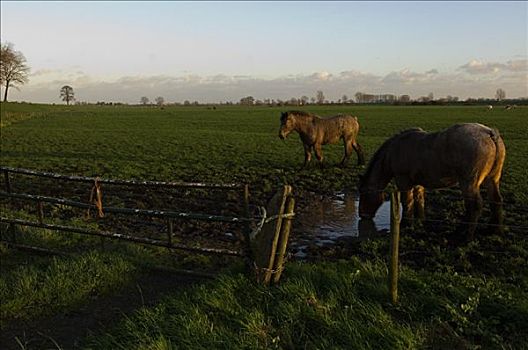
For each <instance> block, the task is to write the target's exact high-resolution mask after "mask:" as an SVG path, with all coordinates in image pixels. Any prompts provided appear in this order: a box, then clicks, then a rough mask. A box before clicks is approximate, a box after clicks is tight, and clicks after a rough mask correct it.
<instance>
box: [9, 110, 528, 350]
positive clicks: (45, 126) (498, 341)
mask: <svg viewBox="0 0 528 350" xmlns="http://www.w3.org/2000/svg"><path fill="white" fill-rule="evenodd" d="M304 109H305V110H309V111H311V112H315V113H317V114H320V115H323V116H328V115H333V114H337V113H351V114H353V115H357V116H358V118H359V122H360V125H361V130H360V136H359V142H360V143H361V144H362V146H363V148H364V150H365V152H366V155H367V160H368V159H369V157H370V155H372V154H373V152H374V151H375V150H376V148H377V147H378V146H379V145H380V144H381V143H382V142H383V141H384V140H385V139H386V138H388V137H389V136H391V135H392V134H394V133H396V132H398V131H400V130H403V129H406V128H409V127H416V126H418V127H422V128H424V129H426V130H431V131H432V130H439V129H441V128H444V127H447V126H449V125H451V124H454V123H457V122H480V123H483V124H486V125H488V126H491V127H496V128H497V129H498V130H499V131H500V132H501V135H502V136H503V138H504V141H505V144H506V148H507V158H506V163H505V168H504V173H503V178H502V179H503V180H502V187H501V188H502V191H503V195H504V197H505V200H506V202H507V204H506V205H505V209H506V223H507V224H509V225H517V226H528V205H527V204H526V203H527V202H528V181H527V178H526V167H527V166H528V162H527V159H526V149H527V148H528V127H527V125H528V122H527V118H528V109H527V108H522V107H521V108H518V109H515V110H509V111H506V110H503V109H494V110H492V111H487V110H486V108H485V107H484V106H475V107H469V106H468V107H462V106H460V107H459V106H438V107H437V106H431V107H426V106H416V107H397V106H309V107H306V108H304ZM284 110H285V108H278V107H277V108H276V107H273V108H270V107H258V108H257V107H251V108H250V107H247V108H245V107H238V106H233V107H227V106H225V107H222V106H220V107H217V109H214V110H213V109H209V108H207V107H166V108H164V109H159V108H153V107H126V106H119V107H112V106H69V107H67V106H50V105H29V104H16V103H9V104H5V103H3V104H2V105H1V119H2V124H1V126H2V128H1V134H2V135H1V152H2V156H1V163H2V165H4V166H12V167H23V168H30V169H38V170H45V171H52V172H58V173H63V174H71V175H86V176H94V175H99V176H102V177H107V178H136V179H146V180H167V181H178V180H185V181H203V182H241V183H249V184H250V187H251V191H252V193H254V199H255V200H258V201H262V200H264V199H265V198H267V197H268V196H269V194H270V193H272V191H273V190H274V189H276V188H277V187H278V186H279V185H281V184H284V183H288V184H292V185H293V187H294V191H295V193H296V194H299V195H300V197H301V198H300V200H301V201H302V193H303V191H313V192H317V193H321V194H328V193H332V192H334V191H341V190H354V189H355V187H356V185H357V175H358V174H359V173H361V171H362V170H363V169H362V168H358V167H356V166H355V161H356V159H355V154H353V155H352V158H351V161H350V163H349V165H348V166H347V167H346V168H344V169H341V168H338V167H336V166H335V165H336V164H337V163H338V162H339V161H340V159H341V156H342V152H343V149H342V146H341V145H331V146H324V147H323V152H324V154H325V158H326V159H325V160H326V165H327V166H326V168H325V169H323V170H321V169H319V168H318V167H317V166H315V165H313V166H312V167H310V168H309V169H306V170H303V171H298V169H299V167H300V166H301V165H302V161H303V159H304V157H303V151H302V145H301V143H300V141H299V139H298V137H296V135H292V136H290V138H289V139H287V140H286V141H281V140H280V139H279V138H278V129H279V116H280V112H281V111H284ZM436 203H437V206H436V207H435V209H434V211H439V212H438V213H437V212H429V213H428V214H430V215H438V216H440V217H448V216H449V215H448V214H445V213H449V212H451V211H453V212H456V213H460V210H461V202H460V198H454V199H453V198H451V197H449V198H443V197H440V198H439V199H438V200H437V202H436ZM438 205H440V206H441V208H442V209H441V210H438V208H439V207H438ZM429 210H430V211H433V209H429ZM453 232H454V231H453V230H452V229H450V228H446V229H443V228H442V229H430V228H428V227H425V228H423V229H421V230H418V231H417V232H407V231H404V232H403V238H402V243H401V250H402V254H403V257H402V264H403V265H404V267H403V271H402V277H401V303H400V305H398V306H392V305H390V304H388V303H387V300H388V299H387V287H386V265H385V263H384V260H385V258H386V253H387V251H388V245H387V242H386V241H372V242H363V243H361V244H359V245H358V246H356V247H354V249H355V251H356V252H357V255H358V256H359V257H361V259H360V258H352V257H350V256H348V257H347V256H346V254H349V252H350V251H349V250H347V251H345V253H343V252H341V253H340V252H339V251H338V250H336V256H338V257H340V258H345V259H342V260H340V261H339V262H324V263H323V262H321V263H317V264H315V263H298V262H297V263H293V262H292V263H290V264H289V265H288V268H287V270H286V272H285V279H284V282H283V283H282V284H281V285H280V286H279V287H275V288H271V289H266V288H263V287H260V286H257V285H255V284H253V283H248V280H247V278H246V277H244V276H242V275H241V273H240V266H239V265H234V266H233V268H232V269H230V270H228V271H227V272H226V273H225V274H223V275H222V277H221V278H220V279H219V280H216V281H212V282H207V283H197V284H196V285H194V286H191V287H182V288H179V289H178V290H174V291H172V292H168V294H167V295H166V296H165V297H164V298H161V299H160V300H156V302H155V303H153V304H149V305H145V306H144V307H140V308H139V310H137V311H136V312H135V313H133V314H131V315H128V316H123V315H122V316H120V317H117V318H116V319H114V320H113V323H115V324H114V325H113V326H112V327H110V328H107V329H106V331H105V332H101V331H100V330H97V329H96V330H94V332H95V333H94V334H91V335H90V336H87V337H86V336H82V337H80V339H78V340H77V341H78V344H79V346H80V347H87V348H100V349H109V348H123V349H129V348H141V349H172V348H180V347H183V348H226V349H227V348H280V349H290V348H292V349H293V348H307V349H322V348H343V349H346V348H365V349H409V348H439V349H444V348H457V349H466V348H467V349H470V348H471V349H472V348H475V349H476V348H498V349H500V348H505V349H522V348H528V334H527V329H528V302H527V300H528V271H527V269H526V266H527V264H528V244H527V243H526V234H525V232H521V231H520V230H517V231H515V230H511V231H507V233H508V234H507V235H505V236H503V237H498V236H488V235H481V236H479V237H478V241H476V242H473V243H471V244H469V245H463V246H457V245H454V244H452V243H451V242H449V241H448V240H446V237H447V238H449V237H451V236H449V235H448V234H453ZM41 235H46V236H53V235H52V233H50V232H46V233H42V234H41ZM446 235H447V236H446ZM54 237H56V236H54ZM61 237H62V238H60V239H64V242H57V244H58V245H75V244H77V241H75V240H71V239H69V238H64V237H65V236H61ZM46 240H48V241H50V240H56V241H57V240H58V239H57V238H53V239H51V238H49V237H46ZM88 246H89V247H90V250H93V251H89V252H77V253H76V254H74V256H73V257H61V258H49V257H40V256H31V255H28V254H25V253H20V252H16V251H13V250H10V249H7V248H5V247H3V248H2V252H1V254H2V255H1V258H2V269H1V275H0V298H1V299H2V300H3V302H2V305H1V309H0V311H1V313H0V315H2V326H3V327H5V326H6V325H7V326H9V325H10V324H11V325H12V324H15V325H19V324H24V322H28V323H29V324H31V323H34V324H39V322H42V320H45V319H46V318H47V317H53V316H54V315H57V314H61V313H65V312H75V310H77V309H79V308H82V305H83V304H86V303H87V302H88V300H96V301H97V300H100V299H101V300H105V298H109V297H111V296H112V295H113V294H114V293H115V292H116V291H117V290H121V289H122V288H127V286H130V285H132V286H133V285H134V283H135V282H134V281H136V280H137V278H139V277H138V276H141V275H142V274H144V273H145V271H148V266H146V265H145V263H144V262H145V261H148V260H152V261H162V262H163V261H164V260H163V259H164V257H163V256H160V255H161V254H160V253H158V252H148V251H143V250H141V249H140V248H130V247H127V248H122V249H119V248H115V251H112V252H108V251H105V252H100V251H98V249H97V248H95V247H96V245H94V246H93V247H92V246H90V245H88ZM406 252H407V253H408V254H407V255H405V253H406ZM413 252H418V253H417V254H415V255H413ZM365 257H368V259H366V258H365ZM191 260H192V259H191ZM88 267H89V268H88ZM147 273H148V272H147ZM80 275H82V277H83V278H82V279H81V280H79V276H80ZM33 291H38V292H33ZM147 304H148V303H147ZM8 328H9V327H8ZM5 334H7V333H5ZM4 340H5V339H4V336H2V341H4ZM19 340H20V339H19ZM20 342H21V343H22V345H24V346H25V347H26V348H38V346H37V345H36V344H37V343H35V342H34V341H32V339H26V340H24V339H21V340H20ZM38 344H41V343H38ZM51 344H52V345H53V342H52V343H51ZM48 345H49V344H48ZM58 345H59V346H60V345H61V344H60V342H59V344H58ZM63 347H64V348H68V346H66V345H63Z"/></svg>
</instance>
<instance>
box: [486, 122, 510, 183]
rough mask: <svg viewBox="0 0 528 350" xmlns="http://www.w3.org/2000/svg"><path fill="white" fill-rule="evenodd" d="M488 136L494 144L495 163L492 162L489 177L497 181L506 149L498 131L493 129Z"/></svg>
mask: <svg viewBox="0 0 528 350" xmlns="http://www.w3.org/2000/svg"><path fill="white" fill-rule="evenodd" d="M489 136H490V137H491V139H492V140H493V143H494V144H495V161H494V162H493V168H492V169H491V172H490V176H491V177H493V178H496V179H497V180H498V179H499V178H500V176H501V173H502V166H503V164H504V159H505V158H506V148H505V147H504V141H503V140H502V137H501V135H500V133H499V130H497V129H495V128H493V129H490V131H489Z"/></svg>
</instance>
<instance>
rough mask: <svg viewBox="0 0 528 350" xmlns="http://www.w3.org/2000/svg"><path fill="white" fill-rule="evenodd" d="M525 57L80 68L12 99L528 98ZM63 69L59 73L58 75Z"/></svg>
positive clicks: (41, 78) (42, 78)
mask: <svg viewBox="0 0 528 350" xmlns="http://www.w3.org/2000/svg"><path fill="white" fill-rule="evenodd" d="M527 63H528V62H527V60H526V59H515V60H510V61H506V62H504V63H487V62H483V61H479V60H472V61H470V62H469V63H467V64H464V65H463V66H460V68H459V69H457V70H455V71H454V72H450V73H449V72H448V73H445V72H442V73H440V72H439V71H438V70H437V69H434V68H433V69H429V70H427V71H424V72H419V71H414V70H411V69H408V68H405V69H401V70H398V71H392V72H389V73H387V74H384V75H377V74H372V73H368V72H362V71H359V70H354V69H350V70H345V71H341V72H338V73H332V72H328V71H320V72H312V73H309V74H290V75H285V76H279V77H274V78H259V77H253V76H249V75H226V74H215V75H197V74H190V73H186V74H182V75H176V76H174V75H166V74H158V75H133V76H122V77H116V78H108V77H106V78H105V77H98V76H94V75H89V74H85V73H83V71H82V70H81V69H79V68H76V69H75V70H73V69H72V70H70V71H57V70H45V69H41V70H37V71H36V72H35V73H34V74H37V77H38V78H33V76H32V79H31V80H30V82H29V83H28V84H26V85H24V86H23V87H22V88H21V90H20V91H14V90H13V92H12V95H11V98H12V99H18V100H26V101H34V102H57V103H58V102H60V101H59V98H58V91H59V89H60V87H61V86H63V85H70V86H72V87H73V88H74V91H75V96H76V97H77V98H78V99H79V100H80V101H89V102H96V101H116V102H117V101H119V102H127V103H137V102H138V101H139V99H140V98H141V96H147V97H149V98H151V99H153V98H155V97H156V96H163V97H164V98H165V101H167V102H182V101H184V100H190V101H195V100H196V101H201V102H220V101H238V100H239V99H240V98H241V97H243V96H248V95H251V96H253V97H255V98H256V99H266V98H273V99H282V100H286V99H289V98H291V97H300V96H303V95H306V96H314V95H315V93H316V91H317V90H323V92H324V94H325V96H327V98H328V99H330V100H337V99H338V98H340V97H341V96H342V95H343V94H346V95H348V96H353V95H354V94H355V93H356V92H358V91H361V92H364V93H373V94H384V93H392V94H395V95H403V94H406V95H410V96H411V97H414V98H417V97H420V96H424V95H427V94H428V93H430V92H433V93H434V95H435V96H436V97H442V96H447V95H451V96H459V97H460V98H462V99H463V98H467V97H493V96H494V94H495V91H496V89H497V88H499V87H501V88H503V89H505V90H506V93H507V94H508V96H511V97H526V96H528V87H527V86H528V76H527V73H528V69H527V65H528V64H527ZM59 73H60V74H59Z"/></svg>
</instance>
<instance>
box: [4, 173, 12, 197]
mask: <svg viewBox="0 0 528 350" xmlns="http://www.w3.org/2000/svg"><path fill="white" fill-rule="evenodd" d="M4 181H5V183H4V185H5V191H6V192H7V193H11V181H9V172H8V171H7V170H4Z"/></svg>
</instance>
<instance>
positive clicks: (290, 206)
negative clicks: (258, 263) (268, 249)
mask: <svg viewBox="0 0 528 350" xmlns="http://www.w3.org/2000/svg"><path fill="white" fill-rule="evenodd" d="M294 208H295V199H294V198H293V197H292V196H290V197H289V198H288V202H287V205H286V211H285V212H284V214H286V215H290V216H289V217H286V218H284V221H283V222H282V227H281V235H280V242H279V252H278V253H277V263H276V264H275V266H276V267H275V271H276V272H275V276H274V278H273V283H277V282H279V279H280V277H281V275H282V270H283V269H284V262H285V261H284V256H285V254H286V248H287V247H288V239H289V237H290V229H291V224H292V220H293V218H292V217H291V215H293V210H294Z"/></svg>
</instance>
